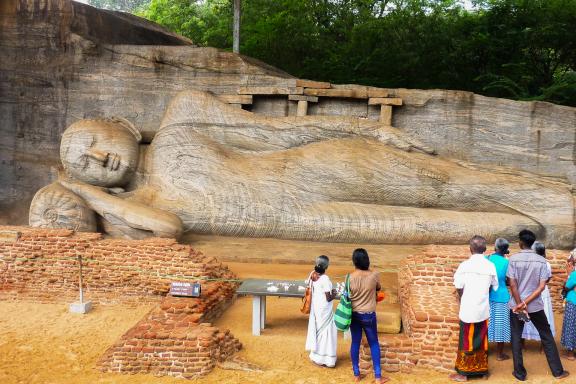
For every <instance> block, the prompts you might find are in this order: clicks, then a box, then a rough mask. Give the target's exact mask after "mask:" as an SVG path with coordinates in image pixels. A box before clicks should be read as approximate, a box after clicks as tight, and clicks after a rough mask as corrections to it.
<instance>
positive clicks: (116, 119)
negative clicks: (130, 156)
mask: <svg viewBox="0 0 576 384" xmlns="http://www.w3.org/2000/svg"><path fill="white" fill-rule="evenodd" d="M110 121H113V122H115V123H119V124H120V125H122V126H123V127H124V128H126V129H127V130H128V131H130V133H131V134H132V135H134V137H135V138H136V141H137V142H138V143H140V142H141V141H142V134H141V133H140V131H139V130H138V129H137V128H136V127H135V126H134V124H132V123H131V122H130V121H129V120H127V119H125V118H123V117H117V116H113V117H111V118H110Z"/></svg>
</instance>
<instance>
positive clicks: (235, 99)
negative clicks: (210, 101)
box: [218, 95, 252, 104]
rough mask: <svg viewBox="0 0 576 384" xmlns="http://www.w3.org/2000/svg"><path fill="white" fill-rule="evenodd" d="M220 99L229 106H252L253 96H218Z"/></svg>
mask: <svg viewBox="0 0 576 384" xmlns="http://www.w3.org/2000/svg"><path fill="white" fill-rule="evenodd" d="M218 98H219V99H220V100H222V101H223V102H225V103H228V104H252V95H218Z"/></svg>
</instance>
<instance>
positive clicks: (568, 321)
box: [560, 249, 576, 361]
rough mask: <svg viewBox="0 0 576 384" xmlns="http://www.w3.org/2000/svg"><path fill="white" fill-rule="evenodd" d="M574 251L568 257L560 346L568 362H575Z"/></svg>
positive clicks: (575, 275) (575, 304)
mask: <svg viewBox="0 0 576 384" xmlns="http://www.w3.org/2000/svg"><path fill="white" fill-rule="evenodd" d="M575 256H576V249H574V250H573V251H572V252H571V253H570V257H568V262H567V268H566V274H567V275H568V281H566V285H565V289H566V291H567V293H566V307H565V308H564V322H563V323H562V337H561V338H560V344H562V346H563V347H564V348H565V349H566V354H565V355H564V357H565V358H566V359H568V360H571V361H574V360H576V291H575V290H574V289H575V288H576V271H575V268H574V265H575V264H576V260H575Z"/></svg>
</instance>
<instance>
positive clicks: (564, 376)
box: [554, 371, 570, 380]
mask: <svg viewBox="0 0 576 384" xmlns="http://www.w3.org/2000/svg"><path fill="white" fill-rule="evenodd" d="M568 376H570V372H568V371H564V372H562V374H561V375H560V376H554V378H555V379H558V380H562V379H565V378H567V377H568Z"/></svg>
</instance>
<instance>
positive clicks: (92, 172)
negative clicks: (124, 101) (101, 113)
mask: <svg viewBox="0 0 576 384" xmlns="http://www.w3.org/2000/svg"><path fill="white" fill-rule="evenodd" d="M140 139H141V136H140V134H139V133H138V131H137V130H136V129H135V128H134V127H133V126H132V125H131V124H130V123H129V122H128V121H126V120H121V119H102V120H81V121H78V122H76V123H74V124H72V125H71V126H70V127H68V128H67V129H66V131H64V134H63V135H62V142H61V144H60V158H61V160H62V164H63V165H64V169H65V170H66V173H67V174H68V175H70V176H72V177H73V178H75V179H77V180H80V181H83V182H85V183H88V184H92V185H97V186H101V187H121V186H124V185H125V184H126V183H128V181H129V180H130V178H131V177H132V175H133V174H134V171H135V170H136V167H137V165H138V143H139V141H140Z"/></svg>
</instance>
